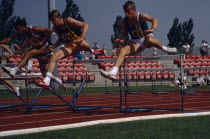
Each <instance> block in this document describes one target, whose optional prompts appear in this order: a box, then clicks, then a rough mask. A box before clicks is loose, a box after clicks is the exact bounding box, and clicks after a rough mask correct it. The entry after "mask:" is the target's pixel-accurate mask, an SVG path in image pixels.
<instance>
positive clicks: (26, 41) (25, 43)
mask: <svg viewBox="0 0 210 139" xmlns="http://www.w3.org/2000/svg"><path fill="white" fill-rule="evenodd" d="M29 40H30V38H28V37H27V38H25V41H24V42H23V44H22V45H21V46H19V47H20V49H22V50H23V49H25V48H26V46H27V45H28V43H29Z"/></svg>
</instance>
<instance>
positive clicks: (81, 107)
mask: <svg viewBox="0 0 210 139" xmlns="http://www.w3.org/2000/svg"><path fill="white" fill-rule="evenodd" d="M100 109H101V107H97V106H92V107H91V106H90V107H88V106H78V107H77V106H76V107H74V108H73V111H85V110H100Z"/></svg>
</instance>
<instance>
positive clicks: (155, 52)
mask: <svg viewBox="0 0 210 139" xmlns="http://www.w3.org/2000/svg"><path fill="white" fill-rule="evenodd" d="M157 55H158V53H157V48H156V47H153V56H157Z"/></svg>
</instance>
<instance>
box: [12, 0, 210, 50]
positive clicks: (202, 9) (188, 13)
mask: <svg viewBox="0 0 210 139" xmlns="http://www.w3.org/2000/svg"><path fill="white" fill-rule="evenodd" d="M47 1H48V0H16V3H15V7H14V14H13V15H15V16H21V17H25V18H26V20H27V22H28V25H37V26H43V27H48V8H47ZM55 1H56V9H58V10H59V11H60V12H63V11H64V9H65V5H66V0H55ZM126 1H127V0H74V2H75V3H76V4H77V5H78V7H79V8H80V13H81V16H82V17H83V18H84V20H85V22H86V23H88V24H89V30H88V32H87V35H86V38H87V41H88V42H89V43H90V44H91V45H92V46H93V43H94V42H98V44H99V46H102V45H103V44H105V45H106V46H107V48H112V46H111V41H110V38H111V35H112V34H113V24H114V22H115V20H116V16H117V15H120V16H123V17H124V11H123V8H122V7H123V4H124V3H125V2H126ZM133 2H135V4H136V9H137V11H138V12H142V13H146V14H148V15H150V16H152V17H155V18H157V19H158V21H159V22H158V27H157V29H156V30H155V32H154V36H155V37H156V38H157V39H158V40H160V42H161V43H162V44H163V45H165V46H166V45H167V44H168V38H167V33H168V32H169V30H170V28H171V27H172V25H173V20H174V18H176V17H177V18H178V19H179V21H180V22H181V23H183V22H185V21H188V20H189V19H190V18H192V19H193V21H194V29H193V34H194V36H195V40H194V43H195V46H200V44H201V41H202V40H206V41H207V42H210V27H209V25H210V16H209V13H210V8H209V5H210V0H133ZM149 26H151V24H150V23H149Z"/></svg>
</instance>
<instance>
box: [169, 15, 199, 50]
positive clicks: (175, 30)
mask: <svg viewBox="0 0 210 139" xmlns="http://www.w3.org/2000/svg"><path fill="white" fill-rule="evenodd" d="M193 26H194V24H193V19H191V18H190V19H189V21H186V22H184V23H179V19H178V18H175V19H174V22H173V25H172V27H171V29H170V30H169V33H168V34H167V37H168V40H169V44H168V46H170V47H176V48H178V49H181V48H182V46H183V45H184V44H185V43H188V44H189V45H190V46H192V47H193V46H194V43H193V41H194V39H195V37H194V35H193V34H192V31H193Z"/></svg>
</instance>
